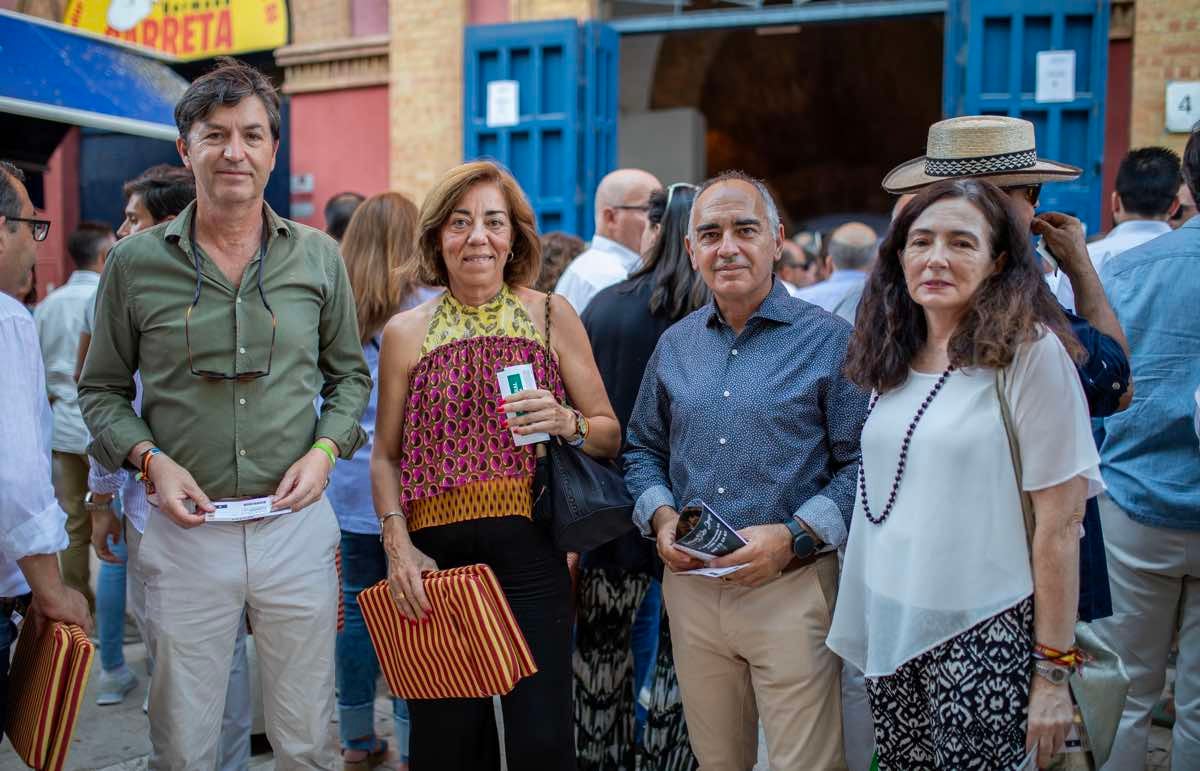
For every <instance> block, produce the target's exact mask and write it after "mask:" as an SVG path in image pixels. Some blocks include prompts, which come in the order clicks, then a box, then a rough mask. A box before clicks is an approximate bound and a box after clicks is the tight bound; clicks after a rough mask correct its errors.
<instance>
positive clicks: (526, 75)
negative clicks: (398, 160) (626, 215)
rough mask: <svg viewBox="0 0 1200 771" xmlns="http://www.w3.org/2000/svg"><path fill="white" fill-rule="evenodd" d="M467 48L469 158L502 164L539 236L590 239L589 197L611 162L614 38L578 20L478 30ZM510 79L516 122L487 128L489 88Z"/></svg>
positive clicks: (613, 153)
mask: <svg viewBox="0 0 1200 771" xmlns="http://www.w3.org/2000/svg"><path fill="white" fill-rule="evenodd" d="M464 52H465V58H466V61H465V66H464V81H465V84H464V85H465V88H464V105H463V150H464V155H465V156H466V158H467V159H474V158H492V159H494V160H497V161H499V162H501V163H503V164H504V165H505V166H507V167H508V168H509V170H511V171H512V173H513V175H514V176H515V177H516V178H517V180H518V181H519V182H520V183H521V187H523V188H524V189H525V193H526V195H528V196H529V201H530V203H531V204H532V205H533V208H534V211H535V212H536V213H537V216H538V227H539V229H540V230H542V231H543V232H545V231H550V230H565V231H568V232H571V233H575V234H577V235H579V236H581V237H583V238H585V239H586V238H591V235H592V229H593V222H592V196H593V194H594V193H595V190H596V184H597V183H598V182H599V180H600V178H601V177H602V176H604V174H606V173H607V172H608V171H610V170H612V168H613V167H614V166H615V165H616V157H617V130H616V122H617V52H618V42H617V35H616V33H615V32H614V31H613V30H612V29H611V28H610V27H608V26H607V25H604V24H602V23H599V22H585V23H584V24H582V25H580V24H579V23H578V22H576V21H575V20H574V19H563V20H555V21H539V22H524V23H520V24H495V25H486V26H474V27H468V28H467V30H466V40H465V46H464ZM506 80H508V81H516V83H517V115H516V122H515V124H513V125H489V122H488V84H489V83H492V82H494V81H506ZM506 122H507V121H506Z"/></svg>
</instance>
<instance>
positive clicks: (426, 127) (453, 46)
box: [388, 0, 467, 203]
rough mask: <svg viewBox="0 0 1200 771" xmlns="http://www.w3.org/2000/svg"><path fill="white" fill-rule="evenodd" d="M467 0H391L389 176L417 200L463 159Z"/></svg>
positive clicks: (398, 188)
mask: <svg viewBox="0 0 1200 771" xmlns="http://www.w3.org/2000/svg"><path fill="white" fill-rule="evenodd" d="M466 23H467V0H391V7H390V22H389V26H390V27H391V33H392V40H391V52H390V59H391V86H390V88H389V89H388V100H389V112H390V116H391V142H390V150H389V154H390V156H391V163H390V167H389V168H390V174H389V180H390V184H391V187H392V189H393V190H398V191H400V192H402V193H405V194H406V195H409V196H411V197H412V199H413V200H414V201H417V202H418V203H419V202H420V201H421V200H422V199H423V198H424V197H425V194H426V193H427V192H428V191H429V188H431V187H432V186H433V184H434V182H436V181H437V179H438V178H439V177H440V176H441V174H442V173H443V172H444V171H445V170H446V169H448V168H450V167H451V166H453V165H455V164H457V163H461V162H462V92H463V86H462V79H463V27H464V26H465V25H466Z"/></svg>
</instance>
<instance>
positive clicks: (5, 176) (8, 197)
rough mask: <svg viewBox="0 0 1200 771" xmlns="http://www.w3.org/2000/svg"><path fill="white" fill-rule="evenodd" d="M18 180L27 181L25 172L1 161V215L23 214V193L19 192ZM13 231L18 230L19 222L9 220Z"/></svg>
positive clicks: (10, 229) (16, 215) (9, 225)
mask: <svg viewBox="0 0 1200 771" xmlns="http://www.w3.org/2000/svg"><path fill="white" fill-rule="evenodd" d="M14 180H15V181H16V182H24V181H25V172H23V171H21V170H20V169H18V168H17V167H16V166H14V165H13V164H11V163H9V162H8V161H0V217H4V218H5V219H8V218H9V217H20V216H21V194H20V193H18V192H17V186H16V185H15V184H14ZM5 224H7V225H8V230H9V232H11V233H15V232H17V226H18V225H20V224H21V223H19V222H7V223H5Z"/></svg>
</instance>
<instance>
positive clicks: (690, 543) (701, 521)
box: [675, 501, 746, 578]
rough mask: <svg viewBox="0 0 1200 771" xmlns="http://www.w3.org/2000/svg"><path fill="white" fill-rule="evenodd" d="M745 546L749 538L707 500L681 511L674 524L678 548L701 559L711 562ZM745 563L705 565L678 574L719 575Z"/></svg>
mask: <svg viewBox="0 0 1200 771" xmlns="http://www.w3.org/2000/svg"><path fill="white" fill-rule="evenodd" d="M745 545H746V539H744V538H742V537H741V536H740V535H738V533H737V531H736V530H734V529H733V528H732V527H731V526H730V525H729V523H728V522H726V521H725V520H724V519H722V518H721V516H720V515H719V514H717V512H715V511H713V510H712V507H710V506H709V505H708V504H707V503H705V502H704V501H697V502H696V504H695V505H693V506H688V507H687V508H685V509H684V510H683V511H681V512H679V522H678V524H677V525H676V526H675V548H676V549H679V550H680V551H682V552H685V553H687V554H689V555H691V556H693V557H695V558H696V559H698V560H701V561H702V562H711V561H713V560H715V559H716V558H717V557H723V556H725V555H726V554H730V553H732V552H735V551H737V550H738V549H740V548H742V547H743V546H745ZM743 567H745V565H732V566H730V567H724V568H713V567H704V568H696V569H695V570H685V571H683V572H681V573H680V574H679V575H685V576H706V577H708V578H720V577H721V576H727V575H729V574H730V573H734V572H736V571H738V570H741V569H742V568H743Z"/></svg>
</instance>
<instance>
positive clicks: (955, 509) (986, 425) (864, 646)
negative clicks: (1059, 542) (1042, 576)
mask: <svg viewBox="0 0 1200 771" xmlns="http://www.w3.org/2000/svg"><path fill="white" fill-rule="evenodd" d="M939 376H940V373H939V374H935V375H930V374H925V373H921V372H916V371H913V372H912V373H911V374H910V376H909V378H908V380H907V381H905V383H904V385H902V386H901V387H899V388H897V389H895V390H892V391H889V392H888V393H886V394H884V395H883V397H882V398H880V399H879V402H878V404H876V405H875V409H874V411H873V412H872V413H871V416H870V417H869V418H868V420H867V422H866V425H865V426H864V427H863V433H862V462H863V464H864V468H865V471H866V475H867V495H868V500H869V501H870V504H871V513H872V515H873V516H875V517H878V516H879V515H880V513H881V512H882V510H883V508H884V505H885V504H886V503H887V499H888V494H889V492H890V491H891V486H892V480H893V479H894V477H895V473H896V465H897V461H898V460H899V455H900V444H901V441H902V440H903V438H904V434H905V431H906V430H907V428H908V426H909V423H910V422H911V421H912V418H913V416H914V415H915V414H916V412H917V409H918V408H919V407H920V405H921V402H922V401H924V399H925V397H926V396H927V395H928V394H929V391H930V389H931V388H932V387H933V385H934V383H936V382H937V379H938V377H939ZM1006 381H1007V385H1006V388H1007V395H1008V400H1009V404H1010V405H1011V407H1012V412H1013V422H1014V424H1015V426H1014V428H1015V432H1016V435H1017V441H1018V444H1019V445H1020V448H1021V458H1022V466H1023V472H1024V475H1023V486H1024V488H1025V489H1026V490H1041V489H1044V488H1047V487H1052V486H1054V485H1056V484H1060V483H1062V482H1065V481H1067V480H1069V479H1072V478H1074V477H1076V476H1083V477H1085V478H1086V479H1087V480H1088V495H1089V497H1090V496H1092V495H1095V494H1097V493H1098V492H1100V491H1101V490H1103V489H1104V483H1103V481H1102V480H1101V478H1100V469H1099V463H1100V459H1099V456H1098V455H1097V453H1096V446H1095V443H1094V442H1093V440H1092V434H1091V429H1090V425H1089V423H1088V412H1087V402H1086V401H1085V399H1084V395H1083V388H1082V386H1081V385H1080V383H1079V377H1078V375H1077V374H1076V371H1075V367H1074V365H1073V364H1072V362H1071V359H1070V357H1069V356H1068V355H1067V352H1066V350H1065V349H1064V348H1063V346H1062V343H1061V342H1060V341H1059V340H1058V338H1057V337H1055V336H1054V335H1053V334H1046V335H1043V336H1042V338H1041V339H1039V340H1038V341H1036V342H1034V343H1029V344H1026V345H1024V346H1022V347H1021V349H1020V350H1019V351H1018V353H1017V356H1016V358H1015V359H1014V361H1013V363H1012V364H1011V365H1010V367H1009V370H1008V374H1007V377H1006ZM995 383H996V372H995V370H993V369H983V368H978V369H969V370H964V371H955V372H953V373H952V374H951V375H950V377H949V378H948V379H947V380H946V384H945V385H944V386H943V388H942V390H941V392H940V393H939V394H938V395H937V397H936V398H935V399H934V400H933V402H932V403H931V404H930V406H929V409H928V410H926V412H925V415H924V417H922V418H921V422H920V423H919V425H918V426H917V429H916V431H915V432H914V433H913V438H912V444H911V446H910V447H909V454H908V462H907V464H906V467H905V472H904V476H903V478H902V480H901V482H900V486H899V490H898V492H897V495H896V504H895V507H894V508H893V510H892V512H891V515H890V516H889V517H888V518H887V520H885V521H884V522H883V524H881V525H876V524H873V523H871V522H870V521H868V520H867V518H866V515H865V514H864V512H863V501H862V493H861V491H860V493H859V496H858V500H857V501H856V502H855V506H854V517H853V520H852V524H851V529H850V538H849V541H848V542H847V546H846V557H845V564H844V567H843V570H842V581H841V586H840V588H839V590H838V598H837V608H836V612H835V614H834V619H833V626H832V628H831V629H830V632H829V639H828V644H829V647H830V648H832V649H833V650H834V651H835V652H836V653H837V654H838V655H840V656H841V657H842V658H844V659H846V660H847V661H849V662H851V663H853V664H854V665H855V666H857V667H858V668H859V669H861V670H862V671H863V672H864V673H865V674H866V675H867V676H868V677H881V676H884V675H890V674H892V673H894V672H895V671H896V669H897V668H898V667H899V666H900V665H901V664H903V663H904V662H906V661H909V660H910V659H912V658H915V657H916V656H919V655H921V654H922V653H925V652H926V651H929V650H930V649H932V648H934V647H936V646H938V645H940V644H941V643H943V642H945V641H947V640H949V639H950V638H952V637H954V636H956V635H958V634H960V633H962V632H965V631H966V630H968V629H970V628H971V627H972V626H975V625H976V624H978V623H979V622H981V621H983V620H985V619H987V618H989V617H991V616H994V615H996V614H997V613H1000V612H1002V611H1004V610H1007V609H1008V608H1010V607H1012V606H1014V605H1015V604H1017V603H1018V602H1020V601H1021V600H1023V599H1025V598H1026V597H1028V596H1029V595H1030V594H1032V593H1033V578H1032V573H1031V571H1030V566H1029V554H1028V547H1027V546H1026V543H1025V529H1024V523H1023V521H1022V516H1021V501H1020V496H1019V494H1018V492H1017V485H1016V477H1015V475H1014V473H1013V467H1012V461H1011V459H1010V455H1009V447H1008V438H1007V435H1006V433H1005V431H1004V423H1003V421H1002V419H1001V417H1000V403H999V400H998V399H997V397H996V388H995Z"/></svg>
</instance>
